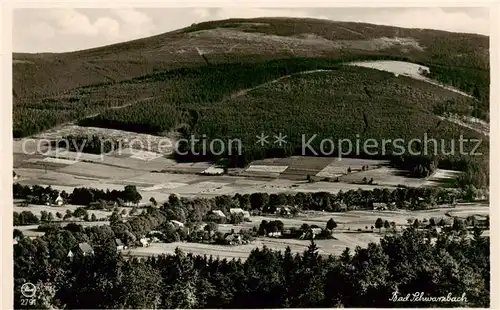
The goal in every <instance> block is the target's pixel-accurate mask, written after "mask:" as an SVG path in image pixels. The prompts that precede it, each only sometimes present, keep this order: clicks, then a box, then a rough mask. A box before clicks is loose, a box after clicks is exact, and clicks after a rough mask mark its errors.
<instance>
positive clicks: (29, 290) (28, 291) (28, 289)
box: [21, 282, 36, 298]
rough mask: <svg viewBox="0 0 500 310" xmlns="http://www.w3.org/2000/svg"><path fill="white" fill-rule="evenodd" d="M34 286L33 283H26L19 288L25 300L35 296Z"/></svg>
mask: <svg viewBox="0 0 500 310" xmlns="http://www.w3.org/2000/svg"><path fill="white" fill-rule="evenodd" d="M35 293H36V286H35V285H34V284H33V283H30V282H27V283H24V284H23V285H22V286H21V294H23V296H24V297H26V298H31V297H33V296H35Z"/></svg>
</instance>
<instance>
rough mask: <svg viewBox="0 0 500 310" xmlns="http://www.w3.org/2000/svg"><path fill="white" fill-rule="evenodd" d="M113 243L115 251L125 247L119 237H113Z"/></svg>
mask: <svg viewBox="0 0 500 310" xmlns="http://www.w3.org/2000/svg"><path fill="white" fill-rule="evenodd" d="M115 243H116V250H117V251H121V250H124V249H125V245H124V244H123V242H122V241H121V240H120V239H115Z"/></svg>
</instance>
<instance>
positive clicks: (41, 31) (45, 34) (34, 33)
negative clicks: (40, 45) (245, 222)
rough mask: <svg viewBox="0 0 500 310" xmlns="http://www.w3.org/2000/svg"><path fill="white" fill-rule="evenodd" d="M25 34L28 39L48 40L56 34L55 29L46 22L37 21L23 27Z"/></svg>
mask: <svg viewBox="0 0 500 310" xmlns="http://www.w3.org/2000/svg"><path fill="white" fill-rule="evenodd" d="M25 34H26V36H27V37H29V38H30V39H35V40H49V39H51V38H53V37H54V36H55V35H56V31H55V29H54V28H53V27H52V26H51V25H49V24H48V23H46V22H37V23H34V24H30V25H28V27H27V28H25Z"/></svg>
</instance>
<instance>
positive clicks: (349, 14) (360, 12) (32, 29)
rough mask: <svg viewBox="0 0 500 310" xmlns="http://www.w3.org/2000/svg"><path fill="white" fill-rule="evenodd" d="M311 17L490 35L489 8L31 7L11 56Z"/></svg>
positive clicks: (20, 18)
mask: <svg viewBox="0 0 500 310" xmlns="http://www.w3.org/2000/svg"><path fill="white" fill-rule="evenodd" d="M284 16H288V17H311V18H321V19H330V20H336V21H354V22H366V23H373V24H382V25H392V26H399V27H408V28H430V29H439V30H446V31H453V32H467V33H479V34H484V35H488V33H489V11H488V9H487V8H465V7H464V8H430V7H426V8H338V7H337V8H290V9H286V8H234V7H233V8H137V9H133V8H112V9H104V8H91V9H88V8H85V9H72V8H36V9H34V8H29V9H15V10H14V15H13V29H12V31H13V33H12V34H13V36H12V40H13V42H12V43H13V51H14V52H26V53H41V52H68V51H75V50H81V49H87V48H93V47H98V46H103V45H108V44H113V43H118V42H124V41H129V40H133V39H138V38H144V37H147V36H151V35H155V34H160V33H164V32H168V31H172V30H176V29H179V28H183V27H187V26H189V25H191V24H193V23H198V22H202V21H208V20H219V19H226V18H236V17H240V18H251V17H284Z"/></svg>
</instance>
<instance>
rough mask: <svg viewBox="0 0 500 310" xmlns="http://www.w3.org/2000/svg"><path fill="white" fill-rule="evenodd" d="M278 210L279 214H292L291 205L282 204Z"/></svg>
mask: <svg viewBox="0 0 500 310" xmlns="http://www.w3.org/2000/svg"><path fill="white" fill-rule="evenodd" d="M276 211H278V212H279V214H280V215H283V216H284V215H290V214H292V209H291V208H290V207H289V206H281V207H279V208H278V209H277V210H276Z"/></svg>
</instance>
